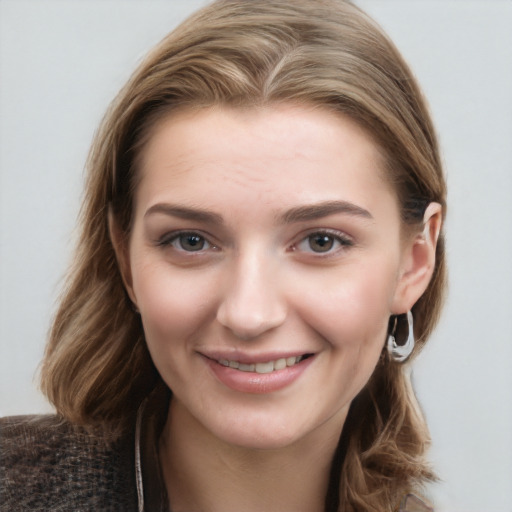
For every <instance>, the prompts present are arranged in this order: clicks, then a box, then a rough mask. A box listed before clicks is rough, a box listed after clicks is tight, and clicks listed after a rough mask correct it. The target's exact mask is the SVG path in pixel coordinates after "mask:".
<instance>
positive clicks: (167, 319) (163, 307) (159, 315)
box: [133, 262, 215, 350]
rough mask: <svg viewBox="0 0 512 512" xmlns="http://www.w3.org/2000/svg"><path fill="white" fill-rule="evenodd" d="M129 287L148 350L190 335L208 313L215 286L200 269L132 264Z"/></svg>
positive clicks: (159, 264)
mask: <svg viewBox="0 0 512 512" xmlns="http://www.w3.org/2000/svg"><path fill="white" fill-rule="evenodd" d="M133 288H134V293H135V296H136V298H137V304H138V307H139V310H140V313H141V316H142V321H143V324H144V331H145V334H146V340H147V343H148V345H149V346H150V350H151V348H152V347H153V346H155V345H163V346H169V345H174V344H175V343H176V342H177V341H178V340H183V339H187V338H189V337H191V336H192V335H193V333H194V332H196V331H198V330H200V329H201V325H202V324H203V323H204V322H205V321H206V320H207V319H208V318H209V317H210V316H211V314H210V310H211V304H212V303H213V298H214V295H213V294H214V290H215V286H214V283H212V282H211V280H209V279H206V278H205V276H203V274H202V273H201V272H187V271H184V270H176V269H172V270H171V269H170V268H169V266H168V265H165V263H164V264H162V263H160V262H157V263H154V264H150V263H149V264H144V265H139V266H137V265H134V274H133Z"/></svg>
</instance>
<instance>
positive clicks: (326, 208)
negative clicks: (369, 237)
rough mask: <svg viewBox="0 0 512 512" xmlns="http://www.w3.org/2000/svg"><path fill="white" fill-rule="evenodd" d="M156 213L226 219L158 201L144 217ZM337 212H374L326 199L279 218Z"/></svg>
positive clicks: (297, 219) (203, 219) (304, 218)
mask: <svg viewBox="0 0 512 512" xmlns="http://www.w3.org/2000/svg"><path fill="white" fill-rule="evenodd" d="M155 213H161V214H164V215H169V216H172V217H178V218H180V219H184V220H193V221H197V222H206V223H208V224H224V219H223V218H222V216H221V215H219V214H218V213H215V212H212V211H210V210H204V209H201V208H190V207H187V206H181V205H174V204H168V203H158V204H155V205H153V206H151V207H150V208H149V209H148V210H147V211H146V213H145V214H144V217H147V216H149V215H152V214H155ZM335 214H345V215H351V216H355V217H361V218H364V219H373V216H372V214H371V213H370V212H369V211H368V210H365V209H364V208H361V207H360V206H357V205H355V204H353V203H350V202H348V201H325V202H322V203H316V204H311V205H304V206H297V207H295V208H291V209H290V210H287V211H286V212H284V213H283V214H282V215H279V217H278V220H279V221H280V222H282V223H283V224H292V223H294V222H305V221H310V220H316V219H321V218H323V217H328V216H329V215H335Z"/></svg>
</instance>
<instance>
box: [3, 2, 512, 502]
mask: <svg viewBox="0 0 512 512" xmlns="http://www.w3.org/2000/svg"><path fill="white" fill-rule="evenodd" d="M358 3H359V4H360V5H361V6H363V7H364V8H366V10H367V11H368V12H369V13H370V14H372V15H373V16H374V17H375V18H376V19H377V20H378V21H379V22H380V23H381V24H382V25H383V26H384V28H385V29H386V30H387V31H388V33H389V34H390V35H391V37H392V39H394V41H395V43H396V44H397V46H398V47H399V48H400V49H401V51H402V52H403V54H404V56H405V57H406V59H407V60H408V61H409V62H410V64H411V66H412V68H413V70H414V71H415V73H416V74H417V76H418V78H419V80H420V82H421V84H422V85H423V88H424V91H425V93H426V96H427V98H428V99H429V101H430V105H431V108H432V112H433V115H434V119H435V121H436V125H437V128H438V132H439V135H440V141H441V146H442V150H443V155H444V161H445V165H446V170H447V176H448V183H449V191H450V193H449V216H448V222H447V226H446V230H447V235H448V257H449V263H450V294H449V300H448V303H447V307H446V310H445V314H444V317H443V320H442V322H441V325H440V327H439V328H438V330H437V331H436V333H435V335H434V337H433V338H432V340H431V342H430V343H429V346H428V347H427V349H426V350H425V352H424V353H423V354H422V356H421V358H420V359H419V360H418V362H417V364H416V366H415V370H414V381H415V385H416V389H417V391H418V394H419V397H420V401H421V403H422V405H423V407H424V410H425V412H426V415H427V418H428V421H429V424H430V427H431V432H432V437H433V448H432V452H431V458H432V460H433V462H434V464H435V466H436V468H437V470H438V472H439V474H440V476H441V478H442V479H443V483H441V484H439V485H436V486H434V487H432V489H431V495H432V497H433V498H434V500H435V501H436V503H437V510H438V511H450V512H457V511H461V512H482V511H484V510H485V511H486V512H492V511H497V512H506V511H508V512H511V511H512V484H511V483H512V269H511V267H512V201H511V195H512V2H511V1H509V0H360V1H359V2H358ZM202 4H204V2H202V1H200V0H166V1H162V0H146V1H141V0H82V1H73V0H45V1H42V0H2V1H0V415H7V414H22V413H34V412H43V411H47V410H49V407H48V406H47V405H46V404H45V402H44V400H43V398H42V397H41V396H40V395H39V393H38V391H37V386H36V381H35V379H34V375H35V372H36V370H37V366H38V363H39V361H40V359H41V356H42V353H43V348H44V341H45V335H46V331H47V329H48V326H49V321H50V318H51V315H52V312H53V310H54V304H55V300H56V297H57V295H58V290H59V286H60V284H61V280H62V276H63V272H64V269H65V267H66V265H67V262H68V261H69V259H70V251H71V247H72V240H73V228H74V222H75V218H76V215H77V212H78V206H79V197H80V190H81V183H82V169H83V165H84V161H85V158H86V154H87V151H88V147H89V144H90V141H91V138H92V136H93V133H94V130H95V128H96V126H97V125H98V122H99V120H100V118H101V116H102V114H103V112H104V111H105V109H106V107H107V105H108V103H109V101H110V100H111V99H112V98H113V96H114V94H115V93H116V92H117V90H118V89H119V88H120V87H121V86H122V84H123V83H124V82H125V80H126V79H127V78H128V76H129V74H130V73H131V71H132V70H133V68H134V67H135V65H136V64H137V63H138V62H139V61H140V59H141V57H142V56H143V55H144V54H145V53H146V51H147V50H148V49H149V48H150V47H151V46H152V45H154V44H155V43H157V42H158V41H159V40H160V39H161V37H163V36H164V35H165V34H166V33H167V32H168V31H169V30H170V29H172V28H173V27H174V26H175V25H176V24H177V23H178V22H179V21H180V20H182V19H183V18H184V17H185V16H186V15H187V14H188V13H190V12H191V11H193V10H194V9H195V8H197V7H198V6H200V5H202Z"/></svg>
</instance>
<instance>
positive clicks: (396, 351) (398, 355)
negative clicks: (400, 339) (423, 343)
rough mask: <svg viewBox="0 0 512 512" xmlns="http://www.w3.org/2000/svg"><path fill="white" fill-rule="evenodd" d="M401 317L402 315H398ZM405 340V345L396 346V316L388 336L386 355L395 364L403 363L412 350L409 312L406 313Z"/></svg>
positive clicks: (412, 324)
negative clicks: (406, 329) (387, 354)
mask: <svg viewBox="0 0 512 512" xmlns="http://www.w3.org/2000/svg"><path fill="white" fill-rule="evenodd" d="M400 316H403V315H400ZM406 316H407V328H408V333H407V339H406V340H405V343H403V344H400V345H398V343H397V342H396V335H397V332H398V331H399V330H400V327H399V326H398V322H399V320H398V316H395V319H394V324H393V328H392V331H391V333H390V334H389V336H388V343H387V348H388V353H389V357H390V358H391V359H392V360H393V361H396V362H397V363H403V362H404V361H405V360H406V359H407V358H408V357H409V356H410V355H411V353H412V351H413V350H414V344H415V340H414V323H413V318H412V313H411V312H410V311H407V313H406Z"/></svg>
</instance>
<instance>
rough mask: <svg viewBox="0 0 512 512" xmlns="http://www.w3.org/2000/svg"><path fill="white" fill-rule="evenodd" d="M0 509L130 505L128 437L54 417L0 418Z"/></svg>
mask: <svg viewBox="0 0 512 512" xmlns="http://www.w3.org/2000/svg"><path fill="white" fill-rule="evenodd" d="M0 479H1V486H0V510H1V511H4V510H5V511H7V510H63V511H64V510H77V511H79V510H130V509H132V508H133V503H135V504H136V491H135V489H136V487H135V480H134V471H133V442H132V439H131V438H130V436H125V437H124V438H122V439H119V440H117V441H115V442H114V441H112V440H109V439H108V438H107V437H106V436H104V435H101V434H99V433H94V432H90V431H88V430H86V429H84V428H82V427H78V426H76V425H72V424H70V423H69V422H67V421H65V420H62V419H60V418H58V417H57V416H50V415H49V416H14V417H10V418H2V419H0Z"/></svg>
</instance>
